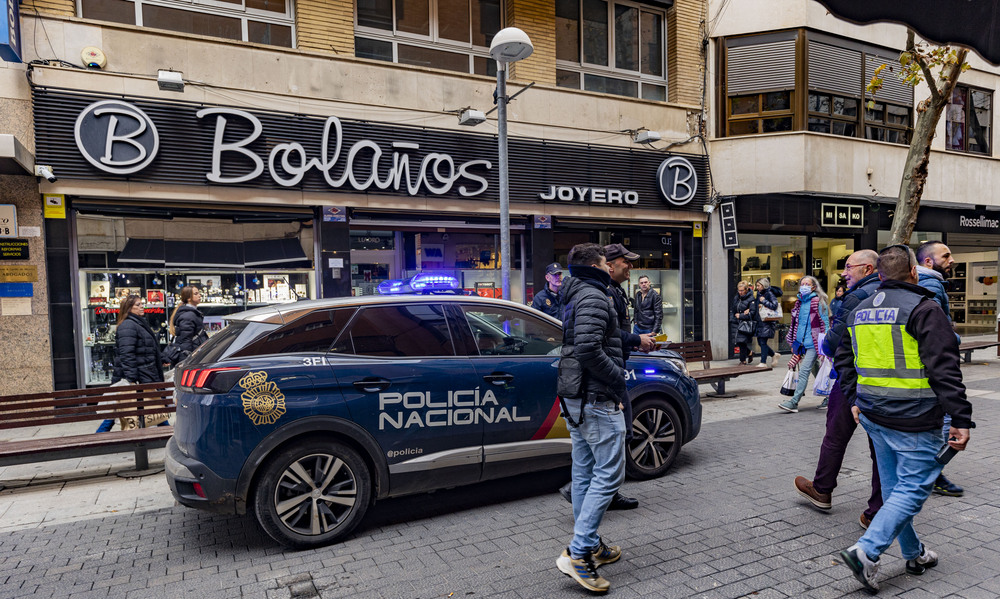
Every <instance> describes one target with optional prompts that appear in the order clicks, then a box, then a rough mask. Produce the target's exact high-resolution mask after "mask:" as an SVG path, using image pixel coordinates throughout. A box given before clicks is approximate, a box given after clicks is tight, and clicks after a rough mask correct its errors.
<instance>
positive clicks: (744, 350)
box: [736, 339, 750, 363]
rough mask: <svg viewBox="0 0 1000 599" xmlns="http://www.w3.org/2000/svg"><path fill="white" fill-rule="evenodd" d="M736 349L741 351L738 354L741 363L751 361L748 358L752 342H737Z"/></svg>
mask: <svg viewBox="0 0 1000 599" xmlns="http://www.w3.org/2000/svg"><path fill="white" fill-rule="evenodd" d="M736 347H737V348H738V349H739V351H738V352H737V353H739V355H740V362H741V363H743V362H746V361H747V360H748V359H749V358H748V357H747V356H749V355H750V340H749V339H747V340H746V341H737V342H736Z"/></svg>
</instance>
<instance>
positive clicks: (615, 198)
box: [538, 185, 639, 206]
mask: <svg viewBox="0 0 1000 599" xmlns="http://www.w3.org/2000/svg"><path fill="white" fill-rule="evenodd" d="M538 197H539V198H541V199H543V200H561V201H563V202H589V203H591V204H628V205H629V206H634V205H636V204H638V203H639V194H638V193H636V192H634V191H626V190H621V189H606V188H603V187H567V186H562V185H560V186H555V185H549V189H548V190H547V191H546V192H544V193H540V194H538Z"/></svg>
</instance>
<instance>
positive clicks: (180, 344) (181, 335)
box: [170, 286, 208, 365]
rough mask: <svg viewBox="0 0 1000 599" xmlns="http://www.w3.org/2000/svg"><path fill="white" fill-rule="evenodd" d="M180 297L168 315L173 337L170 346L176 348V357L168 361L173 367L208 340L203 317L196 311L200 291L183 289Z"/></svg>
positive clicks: (192, 288)
mask: <svg viewBox="0 0 1000 599" xmlns="http://www.w3.org/2000/svg"><path fill="white" fill-rule="evenodd" d="M180 296H181V301H180V303H179V304H177V307H175V308H174V311H173V312H172V313H171V314H170V335H171V336H172V337H173V341H172V342H171V346H175V347H176V348H177V349H176V351H177V355H176V356H175V357H173V358H172V359H171V360H170V361H171V362H172V363H173V364H174V365H176V364H177V363H178V362H180V361H181V360H183V359H184V358H186V357H188V356H189V355H191V352H193V351H194V350H196V349H198V347H199V346H201V344H202V343H204V342H205V341H207V340H208V333H206V332H205V316H204V315H203V314H202V313H201V310H199V309H198V304H200V303H201V290H200V289H198V288H197V287H195V286H188V287H183V288H182V289H181V293H180Z"/></svg>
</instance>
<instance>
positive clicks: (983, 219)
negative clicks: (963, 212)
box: [958, 214, 1000, 229]
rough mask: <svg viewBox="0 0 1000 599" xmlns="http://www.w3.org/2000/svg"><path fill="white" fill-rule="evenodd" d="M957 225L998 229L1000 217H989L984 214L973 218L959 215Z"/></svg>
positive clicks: (999, 227)
mask: <svg viewBox="0 0 1000 599" xmlns="http://www.w3.org/2000/svg"><path fill="white" fill-rule="evenodd" d="M958 226H960V227H968V228H970V229H1000V218H989V217H988V216H986V215H984V214H982V215H979V216H976V217H973V218H969V217H967V216H959V217H958Z"/></svg>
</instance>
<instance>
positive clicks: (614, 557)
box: [591, 539, 622, 568]
mask: <svg viewBox="0 0 1000 599" xmlns="http://www.w3.org/2000/svg"><path fill="white" fill-rule="evenodd" d="M591 555H593V556H594V565H595V566H597V567H598V568H599V567H601V566H603V565H604V564H613V563H615V562H617V561H618V560H619V559H621V557H622V548H621V547H619V546H618V545H605V544H604V539H601V544H600V545H598V546H597V549H595V550H594V551H593V552H592V553H591Z"/></svg>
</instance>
